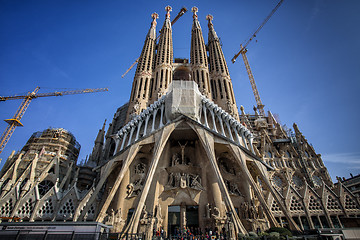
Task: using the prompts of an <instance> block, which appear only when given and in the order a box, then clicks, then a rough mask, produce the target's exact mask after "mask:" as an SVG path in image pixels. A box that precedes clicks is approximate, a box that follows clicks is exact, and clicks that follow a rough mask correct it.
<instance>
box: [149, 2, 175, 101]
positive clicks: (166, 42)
mask: <svg viewBox="0 0 360 240" xmlns="http://www.w3.org/2000/svg"><path fill="white" fill-rule="evenodd" d="M165 10H166V15H165V22H164V25H163V27H162V29H161V31H160V39H159V44H158V49H157V54H156V60H155V83H154V86H155V88H154V91H153V94H152V98H151V102H154V101H156V100H157V99H158V98H160V97H161V96H162V95H163V94H164V93H165V92H166V89H167V88H168V86H169V84H170V83H171V81H172V77H173V70H172V63H173V58H174V57H173V41H172V29H171V21H170V12H171V10H172V8H171V7H170V6H166V7H165Z"/></svg>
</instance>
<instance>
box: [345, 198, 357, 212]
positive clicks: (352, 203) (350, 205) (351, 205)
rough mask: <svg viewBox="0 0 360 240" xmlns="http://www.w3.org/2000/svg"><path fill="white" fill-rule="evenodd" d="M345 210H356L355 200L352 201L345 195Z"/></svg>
mask: <svg viewBox="0 0 360 240" xmlns="http://www.w3.org/2000/svg"><path fill="white" fill-rule="evenodd" d="M345 209H358V207H357V204H356V202H355V200H354V199H352V198H351V197H350V196H349V195H346V197H345Z"/></svg>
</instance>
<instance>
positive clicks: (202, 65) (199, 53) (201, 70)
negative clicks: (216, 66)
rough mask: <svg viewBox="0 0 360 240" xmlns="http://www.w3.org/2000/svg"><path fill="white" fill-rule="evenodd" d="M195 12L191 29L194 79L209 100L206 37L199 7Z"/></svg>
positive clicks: (191, 55) (191, 59)
mask: <svg viewBox="0 0 360 240" xmlns="http://www.w3.org/2000/svg"><path fill="white" fill-rule="evenodd" d="M191 11H192V12H193V19H194V21H193V25H192V29H191V50H190V62H191V68H192V79H193V81H195V82H196V83H197V84H198V85H199V89H200V91H201V92H202V94H204V95H205V96H207V97H208V98H211V94H210V79H209V68H208V61H207V53H206V46H205V42H204V37H203V34H202V30H201V27H200V23H199V20H198V16H197V14H196V13H197V11H198V8H197V7H193V8H192V9H191Z"/></svg>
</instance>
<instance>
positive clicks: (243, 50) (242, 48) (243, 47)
mask: <svg viewBox="0 0 360 240" xmlns="http://www.w3.org/2000/svg"><path fill="white" fill-rule="evenodd" d="M283 1H284V0H280V1H279V2H278V4H277V5H276V7H275V8H274V9H273V10H272V11H271V12H270V14H269V15H268V16H267V17H266V18H265V20H264V21H263V22H262V23H261V25H260V26H259V27H258V28H257V29H256V31H255V32H254V33H253V34H252V35H251V37H250V38H249V39H248V40H247V41H246V42H245V44H244V45H243V44H241V45H240V51H239V52H238V53H237V54H235V56H234V57H233V58H232V59H231V62H232V63H235V61H236V59H237V58H238V57H239V55H240V54H241V56H242V58H243V60H244V64H245V67H246V71H247V73H248V75H249V79H250V83H251V88H252V90H253V93H254V96H255V100H256V104H257V109H258V110H259V113H260V115H262V116H265V112H264V104H262V102H261V99H260V95H259V92H258V90H257V87H256V83H255V79H254V76H253V74H252V72H251V68H250V65H249V61H248V59H247V56H246V52H247V49H246V47H247V46H248V45H249V43H250V42H251V41H252V40H253V39H254V38H255V37H256V35H257V34H258V32H259V31H260V30H261V29H262V28H263V26H264V25H265V24H266V23H267V21H269V19H270V18H271V16H272V15H273V14H274V13H275V12H276V10H277V9H278V8H279V7H280V5H281V4H282V3H283Z"/></svg>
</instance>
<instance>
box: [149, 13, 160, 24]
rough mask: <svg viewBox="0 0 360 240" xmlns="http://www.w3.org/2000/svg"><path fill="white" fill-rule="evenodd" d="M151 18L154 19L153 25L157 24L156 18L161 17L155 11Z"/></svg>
mask: <svg viewBox="0 0 360 240" xmlns="http://www.w3.org/2000/svg"><path fill="white" fill-rule="evenodd" d="M151 18H152V19H153V21H152V23H151V24H152V25H153V24H155V26H156V19H158V18H159V14H157V13H156V12H154V13H153V14H151Z"/></svg>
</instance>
